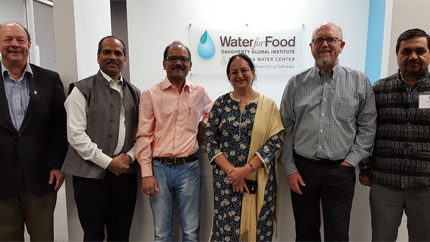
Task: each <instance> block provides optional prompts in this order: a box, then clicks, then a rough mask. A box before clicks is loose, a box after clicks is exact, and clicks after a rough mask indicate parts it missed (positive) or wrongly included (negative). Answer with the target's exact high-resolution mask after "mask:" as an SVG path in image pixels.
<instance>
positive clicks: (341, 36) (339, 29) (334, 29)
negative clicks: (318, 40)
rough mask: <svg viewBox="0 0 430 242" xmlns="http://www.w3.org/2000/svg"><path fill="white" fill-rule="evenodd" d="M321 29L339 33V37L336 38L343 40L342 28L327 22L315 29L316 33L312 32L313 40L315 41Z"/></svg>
mask: <svg viewBox="0 0 430 242" xmlns="http://www.w3.org/2000/svg"><path fill="white" fill-rule="evenodd" d="M321 29H332V30H333V31H335V32H338V34H339V36H335V37H337V38H339V39H341V40H343V33H342V28H341V27H339V26H337V25H336V24H334V23H332V22H325V23H322V24H321V25H319V26H318V27H316V28H315V29H314V32H312V39H315V36H316V33H317V32H318V31H320V30H321Z"/></svg>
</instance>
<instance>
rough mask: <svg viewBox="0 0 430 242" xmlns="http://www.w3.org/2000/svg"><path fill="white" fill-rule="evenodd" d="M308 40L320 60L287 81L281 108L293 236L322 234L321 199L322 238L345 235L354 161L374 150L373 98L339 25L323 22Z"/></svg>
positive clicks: (308, 238) (307, 237)
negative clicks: (352, 63) (346, 58)
mask: <svg viewBox="0 0 430 242" xmlns="http://www.w3.org/2000/svg"><path fill="white" fill-rule="evenodd" d="M309 45H310V47H311V51H312V55H313V57H314V59H315V66H314V67H312V68H309V69H307V70H305V71H303V72H301V73H299V74H297V75H295V76H293V77H292V78H291V79H290V80H289V82H288V84H287V86H286V87H285V91H284V95H283V97H282V101H281V107H280V113H281V118H282V122H283V124H284V126H285V131H286V132H285V142H284V147H283V150H282V157H281V161H282V163H283V166H284V168H285V171H286V173H287V175H288V183H289V185H290V188H291V190H292V192H291V199H292V204H293V212H294V218H295V221H296V240H297V241H321V235H320V232H319V231H320V221H321V219H320V202H321V204H322V209H323V216H324V238H325V240H326V241H348V240H349V236H348V231H349V220H350V212H351V206H352V199H353V196H354V186H355V169H354V167H355V166H356V165H357V164H358V163H359V162H360V161H361V160H363V159H365V158H367V157H368V156H369V153H370V151H371V149H372V144H373V140H374V138H375V131H376V108H375V98H374V95H373V91H372V87H371V84H370V82H369V79H368V78H367V76H366V74H364V73H362V72H360V71H357V70H354V69H351V68H348V67H343V66H340V64H339V60H338V56H339V54H340V53H341V52H342V50H343V47H344V46H345V42H344V41H343V37H342V29H341V28H340V27H339V26H337V25H335V24H334V23H330V22H328V23H324V24H321V25H320V26H318V27H317V28H316V29H315V30H314V32H313V34H312V42H311V43H310V44H309Z"/></svg>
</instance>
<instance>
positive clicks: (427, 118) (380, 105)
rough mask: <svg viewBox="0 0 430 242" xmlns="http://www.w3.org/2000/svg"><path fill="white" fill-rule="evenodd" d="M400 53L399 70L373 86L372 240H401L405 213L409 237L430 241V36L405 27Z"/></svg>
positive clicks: (368, 171)
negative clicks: (374, 111)
mask: <svg viewBox="0 0 430 242" xmlns="http://www.w3.org/2000/svg"><path fill="white" fill-rule="evenodd" d="M396 56H397V64H398V66H399V70H398V71H397V73H395V74H393V75H391V76H389V77H386V78H383V79H381V80H379V81H377V82H376V83H375V84H374V85H373V91H374V92H375V99H376V108H377V110H378V126H377V133H376V139H375V146H374V149H373V157H372V161H371V163H370V164H369V163H368V162H362V163H361V164H360V169H361V171H360V182H361V184H363V185H366V186H370V185H371V189H370V211H371V215H372V241H396V239H397V232H398V228H399V226H400V223H401V221H402V217H403V212H405V213H406V215H407V217H408V220H407V227H408V234H409V240H410V241H430V229H429V228H430V203H429V201H430V74H429V72H428V66H429V63H430V36H429V35H428V34H427V33H426V32H425V31H423V30H421V29H409V30H407V31H405V32H403V33H402V34H401V35H400V36H399V38H398V39H397V45H396ZM369 177H370V178H371V181H372V184H370V180H369Z"/></svg>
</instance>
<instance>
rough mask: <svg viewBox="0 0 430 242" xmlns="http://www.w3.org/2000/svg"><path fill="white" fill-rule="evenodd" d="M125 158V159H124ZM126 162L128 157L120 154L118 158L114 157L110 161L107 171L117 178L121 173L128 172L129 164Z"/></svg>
mask: <svg viewBox="0 0 430 242" xmlns="http://www.w3.org/2000/svg"><path fill="white" fill-rule="evenodd" d="M124 156H127V157H128V158H127V157H124ZM128 160H131V159H130V156H128V155H126V154H120V155H118V156H115V157H114V158H113V159H112V161H111V162H110V163H109V165H108V167H107V168H108V169H109V170H110V171H111V172H112V173H113V174H115V175H116V176H119V174H121V173H123V172H124V171H126V170H128V168H129V164H130V162H129V161H128Z"/></svg>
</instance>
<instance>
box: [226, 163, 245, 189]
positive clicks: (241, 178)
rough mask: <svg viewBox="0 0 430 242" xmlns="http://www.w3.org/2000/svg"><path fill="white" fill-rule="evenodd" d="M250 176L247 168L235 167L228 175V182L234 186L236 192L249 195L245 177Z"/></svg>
mask: <svg viewBox="0 0 430 242" xmlns="http://www.w3.org/2000/svg"><path fill="white" fill-rule="evenodd" d="M248 174H249V172H248V171H247V170H246V168H245V167H234V168H233V169H231V170H230V171H229V172H228V173H227V177H228V181H229V182H230V184H231V185H232V186H233V191H234V192H240V193H243V192H246V193H249V190H248V186H246V183H245V177H246V176H247V175H248Z"/></svg>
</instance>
